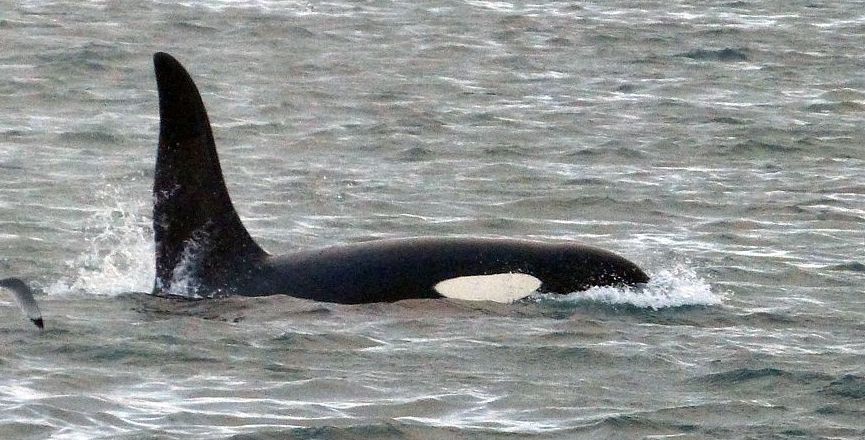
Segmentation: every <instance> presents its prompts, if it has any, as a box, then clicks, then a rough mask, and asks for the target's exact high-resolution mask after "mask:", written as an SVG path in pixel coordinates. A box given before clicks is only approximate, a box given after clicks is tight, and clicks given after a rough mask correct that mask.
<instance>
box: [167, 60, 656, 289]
mask: <svg viewBox="0 0 865 440" xmlns="http://www.w3.org/2000/svg"><path fill="white" fill-rule="evenodd" d="M153 61H154V66H155V69H156V82H157V88H158V91H159V119H160V128H159V147H158V153H157V159H156V172H155V179H154V185H153V200H154V206H153V229H154V236H155V242H156V277H155V282H154V288H153V294H155V295H162V296H168V295H181V296H187V297H189V296H192V297H213V296H224V295H242V296H264V295H274V294H285V295H290V296H294V297H299V298H307V299H312V300H317V301H326V302H335V303H344V304H359V303H372V302H391V301H398V300H403V299H410V298H442V297H453V298H461V299H476V300H493V301H500V302H510V301H513V300H516V299H520V298H523V297H526V296H528V295H529V294H531V293H534V292H535V291H538V292H549V293H562V294H566V293H570V292H575V291H580V290H585V289H588V288H590V287H592V286H608V285H635V284H639V283H645V282H647V281H648V280H649V277H648V276H647V275H646V274H645V272H643V271H642V270H641V269H640V268H639V267H637V265H635V264H634V263H631V262H630V261H628V260H626V259H625V258H623V257H621V256H618V255H616V254H614V253H612V252H609V251H606V250H603V249H599V248H596V247H592V246H586V245H582V244H576V243H569V242H564V243H546V242H536V241H528V240H515V239H493V238H432V237H420V238H407V239H395V240H378V241H370V242H363V243H357V244H349V245H345V246H336V247H330V248H325V249H317V250H308V251H303V252H297V253H292V254H288V255H283V256H273V255H270V254H269V253H267V252H265V251H264V250H263V249H262V248H261V247H260V246H259V245H258V244H257V243H256V242H255V241H254V240H253V239H252V237H251V236H250V235H249V232H247V230H246V228H245V227H244V226H243V223H242V222H241V220H240V217H239V216H238V214H237V212H236V211H235V209H234V207H233V205H232V202H231V198H230V197H229V195H228V190H227V189H226V187H225V181H224V180H223V175H222V170H221V168H220V165H219V159H218V157H217V154H216V145H215V142H214V140H213V133H212V131H211V127H210V122H209V119H208V117H207V112H206V111H205V108H204V104H203V102H202V100H201V96H200V94H199V92H198V89H197V87H196V86H195V84H194V83H193V81H192V78H191V77H190V76H189V74H188V73H187V71H186V69H184V68H183V66H182V65H181V64H180V63H179V62H178V61H177V60H176V59H175V58H173V57H172V56H171V55H168V54H166V53H161V52H159V53H156V54H155V55H154V56H153ZM484 286H487V287H484Z"/></svg>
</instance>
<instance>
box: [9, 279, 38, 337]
mask: <svg viewBox="0 0 865 440" xmlns="http://www.w3.org/2000/svg"><path fill="white" fill-rule="evenodd" d="M0 287H3V288H6V289H9V291H10V292H12V296H13V297H14V298H15V302H16V303H18V307H20V308H21V312H22V313H24V315H25V316H27V317H28V318H30V321H32V322H33V324H36V327H39V329H40V330H41V329H43V328H45V323H44V322H43V321H42V313H41V312H40V311H39V306H38V305H37V304H36V300H35V299H33V291H31V290H30V286H28V285H27V283H25V282H24V281H21V280H20V279H18V278H4V279H2V280H0Z"/></svg>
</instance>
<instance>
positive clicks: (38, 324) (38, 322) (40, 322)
mask: <svg viewBox="0 0 865 440" xmlns="http://www.w3.org/2000/svg"><path fill="white" fill-rule="evenodd" d="M31 321H33V323H34V324H36V327H39V330H45V322H44V321H43V320H42V318H37V319H31Z"/></svg>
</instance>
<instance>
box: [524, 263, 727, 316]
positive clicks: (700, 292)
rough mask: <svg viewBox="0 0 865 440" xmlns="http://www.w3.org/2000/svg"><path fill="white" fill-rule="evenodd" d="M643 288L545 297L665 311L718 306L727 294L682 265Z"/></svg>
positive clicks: (654, 276) (596, 289) (655, 276)
mask: <svg viewBox="0 0 865 440" xmlns="http://www.w3.org/2000/svg"><path fill="white" fill-rule="evenodd" d="M651 277H652V278H651V280H650V281H649V282H648V283H647V284H646V285H643V286H635V287H611V286H606V287H593V288H591V289H589V290H586V291H584V292H574V293H571V294H568V295H564V296H562V295H555V294H542V295H539V298H540V299H541V300H543V301H557V302H565V303H581V302H598V303H604V304H610V305H630V306H634V307H637V308H641V309H652V310H658V309H665V308H670V307H683V306H714V305H720V304H722V303H723V301H724V299H725V297H726V294H724V293H716V292H713V291H712V287H711V285H709V283H708V282H707V281H706V280H705V279H703V278H701V277H699V276H698V275H697V274H696V273H695V272H694V270H693V269H690V268H688V267H685V266H684V265H678V266H675V267H673V268H672V269H664V270H661V271H659V272H658V273H655V274H652V275H651Z"/></svg>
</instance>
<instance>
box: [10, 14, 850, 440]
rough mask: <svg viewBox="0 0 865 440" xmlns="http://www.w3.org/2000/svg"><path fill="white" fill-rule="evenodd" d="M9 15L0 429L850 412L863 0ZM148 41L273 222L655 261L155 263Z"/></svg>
mask: <svg viewBox="0 0 865 440" xmlns="http://www.w3.org/2000/svg"><path fill="white" fill-rule="evenodd" d="M0 42H2V49H3V50H2V51H0V277H6V276H18V277H22V278H25V279H26V280H28V281H29V282H30V283H31V284H32V285H33V286H34V287H35V288H36V290H37V299H38V300H39V301H40V304H41V307H42V311H43V315H44V317H45V321H46V330H45V331H44V332H39V331H38V330H37V329H36V328H35V327H33V326H32V325H30V323H29V322H27V321H26V320H25V319H24V318H22V317H21V316H20V313H19V312H18V310H17V308H16V307H15V304H14V302H13V301H12V300H11V298H10V297H9V296H6V295H2V296H0V438H9V439H12V438H14V439H41V438H53V439H90V438H112V439H114V438H119V439H145V438H146V439H151V438H158V439H214V438H235V439H271V438H298V439H331V438H334V439H367V438H379V439H452V438H480V439H505V438H507V439H513V438H541V439H559V438H561V439H573V438H585V439H607V438H608V439H622V438H628V439H631V438H634V439H636V438H644V439H659V438H675V439H829V438H831V439H859V438H865V421H863V420H865V288H863V285H865V129H863V127H865V76H863V70H865V53H863V51H862V48H863V47H865V15H863V12H862V4H861V2H853V1H828V2H810V1H791V2H756V1H754V2H752V1H711V2H660V1H611V2H564V1H559V2H555V1H550V2H542V1H541V2H535V3H528V2H505V1H501V2H494V1H476V0H463V1H456V0H455V1H438V0H435V1H429V2H409V1H403V0H399V1H343V0H336V1H331V2H295V1H266V0H248V1H228V0H223V1H219V0H209V1H186V2H180V3H175V2H162V1H152V2H146V1H145V2H126V1H92V2H71V1H22V2H3V3H2V6H0ZM155 51H166V52H169V53H171V54H173V55H175V56H176V57H177V58H178V59H180V60H181V62H183V63H184V64H185V65H186V67H187V68H188V69H189V71H190V72H191V73H192V75H193V77H194V78H195V80H196V82H197V84H198V86H199V88H200V89H201V91H202V94H203V99H204V101H205V103H206V105H207V106H208V110H209V113H210V118H211V121H212V122H213V126H214V131H215V137H216V141H217V145H218V148H219V152H220V156H221V159H222V166H223V170H224V171H225V175H226V180H227V183H228V186H229V190H230V192H231V194H232V197H233V199H234V202H235V205H236V206H237V208H238V211H239V212H240V214H241V216H242V217H243V219H244V222H245V223H246V225H247V227H248V228H249V229H250V232H251V233H252V235H253V236H255V237H256V238H257V239H258V240H259V242H260V243H261V244H262V245H263V246H264V247H265V248H266V249H268V250H270V251H271V252H273V253H284V252H291V251H294V250H300V249H309V248H316V247H323V246H329V245H337V244H341V243H349V242H356V241H362V240H368V239H374V238H385V237H408V236H415V235H449V236H454V235H456V236H489V237H500V236H508V237H518V238H528V239H536V240H577V241H582V242H586V243H589V244H593V245H597V246H600V247H603V248H607V249H610V250H613V251H615V252H617V253H620V254H622V255H624V256H626V257H627V258H629V259H630V260H632V261H634V262H636V263H637V264H639V265H641V266H642V267H644V268H645V269H646V270H647V272H649V273H650V275H651V276H652V277H653V280H652V282H651V283H650V285H649V286H648V287H647V288H645V289H642V290H632V289H613V288H604V289H592V290H590V291H588V292H577V293H572V294H570V295H564V296H559V295H537V296H535V297H532V298H530V299H528V300H525V301H521V302H518V303H516V304H491V303H484V302H464V301H450V300H434V301H429V300H412V301H402V302H397V303H393V304H371V305H359V306H344V305H334V304H324V303H315V302H310V301H304V300H298V299H293V298H288V297H268V298H227V299H219V300H212V301H196V302H184V301H177V300H168V299H161V298H155V297H151V296H148V295H146V292H149V291H150V289H151V287H152V277H153V261H152V260H153V255H152V254H153V243H152V238H151V235H152V230H151V227H150V222H151V218H150V210H151V199H150V186H151V184H152V179H153V165H154V160H155V150H156V138H157V130H158V115H157V96H156V89H155V80H154V77H153V68H152V61H151V56H152V53H153V52H155ZM0 294H2V292H0Z"/></svg>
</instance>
